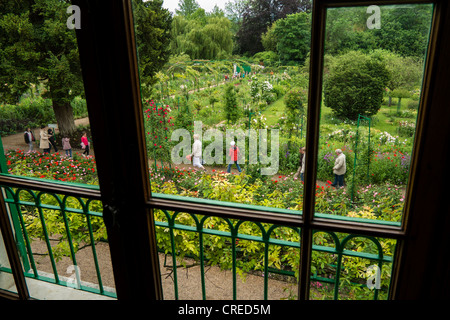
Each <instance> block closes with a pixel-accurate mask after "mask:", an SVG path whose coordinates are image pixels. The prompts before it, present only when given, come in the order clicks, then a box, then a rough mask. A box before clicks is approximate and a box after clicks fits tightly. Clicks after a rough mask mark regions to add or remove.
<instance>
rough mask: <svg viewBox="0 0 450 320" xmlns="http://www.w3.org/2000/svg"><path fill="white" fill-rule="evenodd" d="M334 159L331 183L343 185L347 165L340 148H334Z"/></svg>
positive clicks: (337, 185)
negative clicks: (332, 180)
mask: <svg viewBox="0 0 450 320" xmlns="http://www.w3.org/2000/svg"><path fill="white" fill-rule="evenodd" d="M336 155H337V157H336V161H335V162H334V167H333V173H334V182H333V183H332V184H331V186H333V187H340V188H343V187H344V175H345V172H347V165H346V162H345V154H343V153H342V150H341V149H336Z"/></svg>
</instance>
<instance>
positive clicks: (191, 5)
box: [175, 0, 200, 18]
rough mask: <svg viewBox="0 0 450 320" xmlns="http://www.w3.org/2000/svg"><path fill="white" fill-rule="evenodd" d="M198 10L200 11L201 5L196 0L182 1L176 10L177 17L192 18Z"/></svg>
mask: <svg viewBox="0 0 450 320" xmlns="http://www.w3.org/2000/svg"><path fill="white" fill-rule="evenodd" d="M197 9H200V5H199V4H198V3H197V1H195V0H180V1H179V2H178V9H175V13H176V14H177V15H180V16H183V17H187V18H188V17H189V16H191V15H192V14H193V13H194V12H195V11H197Z"/></svg>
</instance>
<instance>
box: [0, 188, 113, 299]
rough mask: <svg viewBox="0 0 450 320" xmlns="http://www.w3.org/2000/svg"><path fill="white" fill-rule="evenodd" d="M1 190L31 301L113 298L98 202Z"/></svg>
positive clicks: (108, 255)
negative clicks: (33, 299) (34, 299)
mask: <svg viewBox="0 0 450 320" xmlns="http://www.w3.org/2000/svg"><path fill="white" fill-rule="evenodd" d="M2 190H3V194H4V198H5V201H6V203H7V209H8V211H9V214H10V218H11V223H12V227H13V229H14V234H15V237H16V243H17V249H18V250H19V256H20V258H21V262H22V266H23V272H24V275H25V279H26V281H27V286H28V290H29V293H30V296H31V297H32V298H36V299H45V300H53V299H57V300H60V299H80V300H81V299H87V300H89V299H110V298H115V296H116V293H115V284H114V277H113V272H112V264H111V257H110V251H109V245H108V237H107V234H106V227H105V224H104V221H103V215H102V212H103V207H102V204H101V202H100V201H97V200H89V199H85V198H78V197H77V198H75V197H70V196H64V195H58V194H50V193H45V192H38V191H33V190H24V189H16V188H10V187H4V188H3V189H2ZM2 257H3V255H2ZM2 271H6V270H2ZM0 274H1V275H3V272H2V273H0ZM5 277H6V276H5ZM72 289H77V290H72Z"/></svg>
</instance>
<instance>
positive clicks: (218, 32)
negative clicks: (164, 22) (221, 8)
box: [171, 9, 233, 59]
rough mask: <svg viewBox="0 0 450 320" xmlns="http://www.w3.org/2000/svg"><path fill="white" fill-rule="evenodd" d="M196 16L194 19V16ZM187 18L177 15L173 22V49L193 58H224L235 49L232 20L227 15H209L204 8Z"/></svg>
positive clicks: (174, 52)
mask: <svg viewBox="0 0 450 320" xmlns="http://www.w3.org/2000/svg"><path fill="white" fill-rule="evenodd" d="M193 16H195V17H196V18H195V19H193V18H192V17H193ZM190 17H191V18H185V17H184V16H180V15H178V16H175V17H174V18H173V23H172V42H171V50H172V53H173V54H182V53H186V54H187V55H189V57H190V58H191V59H223V58H226V57H228V56H229V55H230V54H231V52H232V50H233V40H232V33H231V22H230V20H228V19H227V18H225V17H220V16H211V17H207V16H206V15H205V14H204V10H203V9H199V10H198V11H197V12H196V13H195V14H193V15H191V16H190Z"/></svg>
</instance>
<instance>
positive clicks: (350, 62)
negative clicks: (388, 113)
mask: <svg viewBox="0 0 450 320" xmlns="http://www.w3.org/2000/svg"><path fill="white" fill-rule="evenodd" d="M387 79H388V71H387V70H386V67H385V66H384V64H383V63H382V62H380V61H377V60H375V59H371V58H370V57H369V56H366V55H364V54H362V53H359V52H354V51H353V52H349V53H347V54H344V55H342V56H340V57H339V59H337V60H336V62H335V64H334V65H333V66H332V67H331V69H330V74H329V76H328V78H326V79H325V84H324V98H325V100H324V102H325V105H326V106H327V107H329V108H331V109H333V112H334V114H335V115H336V116H337V117H340V118H348V119H351V120H356V119H357V118H358V115H359V114H361V115H363V116H368V117H370V116H372V115H375V114H376V113H377V112H378V111H379V110H380V107H381V103H382V101H383V92H384V89H385V87H386V82H387Z"/></svg>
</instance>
